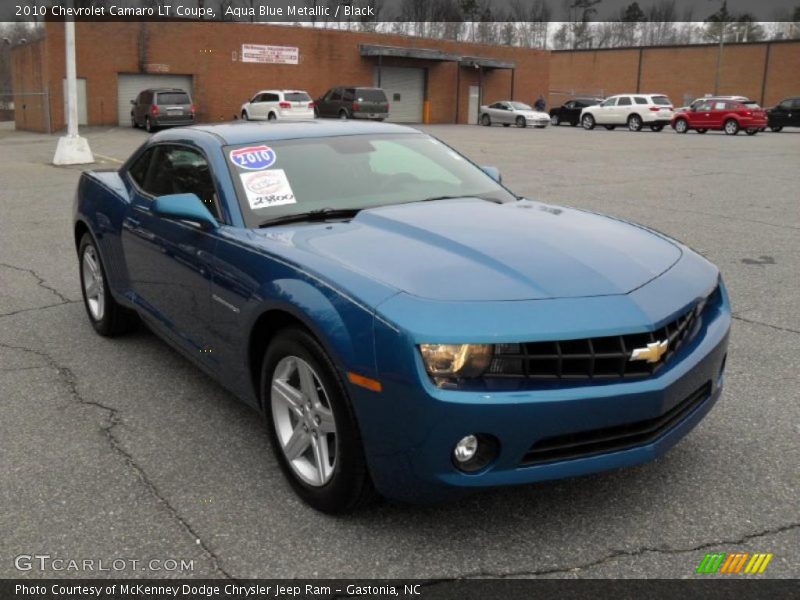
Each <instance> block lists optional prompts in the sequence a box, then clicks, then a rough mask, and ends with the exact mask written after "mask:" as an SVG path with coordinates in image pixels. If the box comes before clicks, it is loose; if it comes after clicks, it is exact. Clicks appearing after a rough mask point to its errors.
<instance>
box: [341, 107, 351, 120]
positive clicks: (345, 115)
mask: <svg viewBox="0 0 800 600" xmlns="http://www.w3.org/2000/svg"><path fill="white" fill-rule="evenodd" d="M339 118H340V119H342V120H343V121H346V120H347V119H348V118H349V117H348V116H347V111H346V110H344V109H342V110H340V111H339Z"/></svg>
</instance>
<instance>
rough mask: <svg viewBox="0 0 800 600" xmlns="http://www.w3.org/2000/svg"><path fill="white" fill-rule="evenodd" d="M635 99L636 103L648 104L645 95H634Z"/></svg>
mask: <svg viewBox="0 0 800 600" xmlns="http://www.w3.org/2000/svg"><path fill="white" fill-rule="evenodd" d="M633 101H634V102H636V104H647V98H645V97H643V96H634V97H633Z"/></svg>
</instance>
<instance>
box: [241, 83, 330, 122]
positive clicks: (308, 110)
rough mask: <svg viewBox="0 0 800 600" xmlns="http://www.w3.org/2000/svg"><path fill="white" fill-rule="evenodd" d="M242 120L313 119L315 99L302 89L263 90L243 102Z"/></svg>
mask: <svg viewBox="0 0 800 600" xmlns="http://www.w3.org/2000/svg"><path fill="white" fill-rule="evenodd" d="M241 116H242V121H261V120H268V121H274V120H276V119H313V118H314V101H313V100H311V96H309V95H308V94H307V93H306V92H304V91H302V90H261V91H260V92H258V93H256V94H255V95H254V96H253V97H252V98H251V99H250V101H249V102H245V103H244V104H242V112H241Z"/></svg>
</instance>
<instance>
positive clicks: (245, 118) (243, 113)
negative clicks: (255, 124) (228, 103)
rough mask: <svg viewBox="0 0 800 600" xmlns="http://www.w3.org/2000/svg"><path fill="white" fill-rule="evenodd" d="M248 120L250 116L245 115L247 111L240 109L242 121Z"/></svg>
mask: <svg viewBox="0 0 800 600" xmlns="http://www.w3.org/2000/svg"><path fill="white" fill-rule="evenodd" d="M249 120H250V117H248V116H247V111H246V110H243V111H242V121H249Z"/></svg>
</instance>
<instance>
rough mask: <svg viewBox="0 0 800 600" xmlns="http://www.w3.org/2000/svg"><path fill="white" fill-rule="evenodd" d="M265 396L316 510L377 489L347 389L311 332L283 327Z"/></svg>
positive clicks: (293, 477) (276, 440)
mask: <svg viewBox="0 0 800 600" xmlns="http://www.w3.org/2000/svg"><path fill="white" fill-rule="evenodd" d="M261 382H262V385H261V401H262V404H263V407H264V412H265V415H266V418H267V422H268V427H269V434H270V440H271V441H272V446H273V449H274V450H275V454H276V455H277V458H278V463H279V464H280V466H281V469H282V471H283V473H284V475H285V476H286V477H287V478H288V479H289V483H290V484H291V485H292V487H293V488H294V490H295V492H296V493H297V494H298V495H299V496H300V497H301V498H302V499H303V500H304V501H305V502H306V503H308V504H309V505H311V506H312V507H313V508H315V509H317V510H319V511H322V512H326V513H343V512H348V511H351V510H353V509H355V508H357V507H358V506H360V505H363V504H365V503H367V502H368V501H369V500H371V499H372V498H373V497H374V489H373V487H372V482H371V481H370V478H369V473H368V471H367V465H366V459H365V457H364V449H363V445H362V442H361V435H360V433H359V430H358V425H357V423H356V419H355V414H354V413H353V409H352V406H351V404H350V400H349V398H348V396H347V390H346V389H345V387H344V385H343V384H342V382H341V380H340V378H339V376H338V375H337V370H336V368H335V366H334V365H333V362H332V361H331V359H330V358H329V357H328V355H327V354H326V353H325V350H324V349H323V348H322V346H320V344H319V343H318V342H317V340H316V339H314V338H313V337H312V336H311V335H310V334H309V333H308V332H306V331H305V330H304V329H300V328H294V327H291V328H287V329H284V330H282V331H280V332H279V333H278V334H277V335H276V336H275V338H274V339H273V341H272V343H271V344H270V346H269V348H268V350H267V352H266V354H265V355H264V360H263V362H262V367H261Z"/></svg>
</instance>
